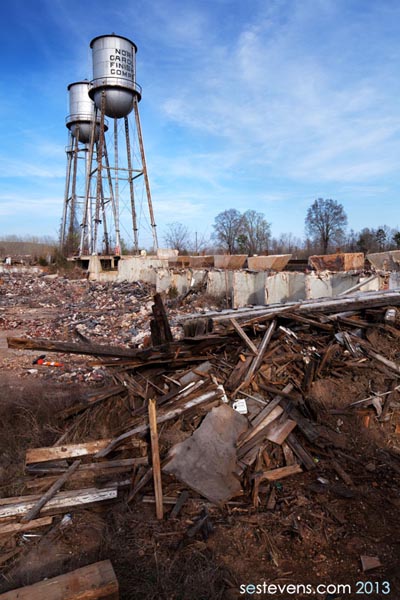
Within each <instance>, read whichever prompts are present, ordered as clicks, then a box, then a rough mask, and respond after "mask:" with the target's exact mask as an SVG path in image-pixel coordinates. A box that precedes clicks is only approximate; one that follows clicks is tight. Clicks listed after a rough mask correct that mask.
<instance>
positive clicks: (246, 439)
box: [237, 406, 283, 448]
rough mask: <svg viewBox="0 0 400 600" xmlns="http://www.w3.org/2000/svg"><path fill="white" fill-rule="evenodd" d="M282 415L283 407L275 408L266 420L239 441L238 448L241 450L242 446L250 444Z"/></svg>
mask: <svg viewBox="0 0 400 600" xmlns="http://www.w3.org/2000/svg"><path fill="white" fill-rule="evenodd" d="M282 413H283V408H282V407H281V406H275V408H273V409H272V411H271V412H270V413H269V414H268V415H267V416H266V417H264V419H263V420H262V421H260V422H259V423H258V425H257V426H256V427H253V429H250V430H249V431H248V432H247V433H246V435H245V436H244V437H243V438H242V439H240V440H239V442H238V444H237V448H241V447H242V446H244V445H245V444H247V442H249V441H250V440H251V439H252V438H254V437H255V436H256V435H258V434H259V433H260V432H261V431H262V430H263V429H264V428H265V427H266V426H267V425H269V424H270V423H272V421H275V419H277V418H278V417H280V415H281V414H282Z"/></svg>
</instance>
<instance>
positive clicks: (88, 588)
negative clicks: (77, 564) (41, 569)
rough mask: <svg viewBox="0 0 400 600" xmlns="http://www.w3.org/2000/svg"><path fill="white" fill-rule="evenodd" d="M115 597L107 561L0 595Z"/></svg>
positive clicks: (40, 599)
mask: <svg viewBox="0 0 400 600" xmlns="http://www.w3.org/2000/svg"><path fill="white" fill-rule="evenodd" d="M17 598H18V600H44V599H46V600H60V599H61V598H62V600H100V598H102V599H104V600H118V598H119V586H118V580H117V578H116V576H115V573H114V569H113V567H112V564H111V562H110V561H109V560H103V561H101V562H97V563H93V564H91V565H87V566H86V567H82V568H81V569H76V571H71V572H70V573H65V574H64V575H59V576H58V577H53V578H51V579H44V580H43V581H39V582H38V583H34V584H33V585H28V586H26V587H23V588H18V589H17V590H12V591H11V592H6V593H5V594H1V595H0V600H17Z"/></svg>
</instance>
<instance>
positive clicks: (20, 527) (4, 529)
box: [0, 517, 53, 535]
mask: <svg viewBox="0 0 400 600" xmlns="http://www.w3.org/2000/svg"><path fill="white" fill-rule="evenodd" d="M52 522H53V517H40V519H35V520H34V521H31V522H30V523H5V524H4V525H0V535H6V534H7V535H8V534H10V533H23V532H24V531H32V530H33V529H39V528H40V527H47V526H48V525H51V524H52Z"/></svg>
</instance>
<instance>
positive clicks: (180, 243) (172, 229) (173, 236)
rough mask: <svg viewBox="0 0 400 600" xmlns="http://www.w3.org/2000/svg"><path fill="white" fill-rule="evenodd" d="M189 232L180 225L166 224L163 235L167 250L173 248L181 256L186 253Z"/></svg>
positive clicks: (175, 223)
mask: <svg viewBox="0 0 400 600" xmlns="http://www.w3.org/2000/svg"><path fill="white" fill-rule="evenodd" d="M189 239H190V235H189V230H188V228H187V227H185V225H183V224H182V223H177V222H174V223H168V225H167V231H166V233H165V234H164V242H165V243H166V245H167V246H168V247H169V248H175V249H176V250H178V252H179V253H180V254H181V253H182V252H185V251H187V249H188V246H189Z"/></svg>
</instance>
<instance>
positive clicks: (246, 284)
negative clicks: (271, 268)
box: [232, 271, 266, 308]
mask: <svg viewBox="0 0 400 600" xmlns="http://www.w3.org/2000/svg"><path fill="white" fill-rule="evenodd" d="M265 277H266V275H265V273H264V272H263V271H260V272H250V271H234V272H233V295H232V308H239V307H241V306H247V305H248V304H256V305H260V304H261V305H263V304H264V303H265V302H264V299H265V292H264V288H265Z"/></svg>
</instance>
